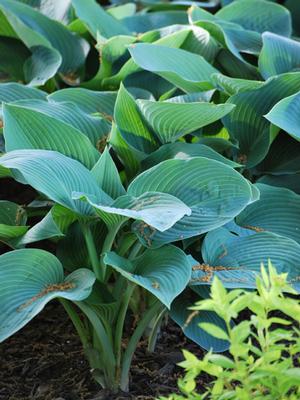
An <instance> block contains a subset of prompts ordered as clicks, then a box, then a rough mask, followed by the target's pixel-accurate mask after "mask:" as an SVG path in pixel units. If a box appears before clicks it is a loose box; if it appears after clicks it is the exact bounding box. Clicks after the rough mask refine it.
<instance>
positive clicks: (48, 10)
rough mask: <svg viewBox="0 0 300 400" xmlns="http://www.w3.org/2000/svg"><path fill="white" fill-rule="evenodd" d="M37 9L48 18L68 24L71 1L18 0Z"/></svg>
mask: <svg viewBox="0 0 300 400" xmlns="http://www.w3.org/2000/svg"><path fill="white" fill-rule="evenodd" d="M18 1H20V2H21V3H25V4H28V5H30V6H31V7H33V8H35V9H36V10H38V11H39V12H41V13H42V14H44V15H47V17H48V18H51V19H55V20H57V21H61V22H62V23H67V22H68V21H69V17H68V15H69V13H70V7H71V0H64V1H61V0H18Z"/></svg>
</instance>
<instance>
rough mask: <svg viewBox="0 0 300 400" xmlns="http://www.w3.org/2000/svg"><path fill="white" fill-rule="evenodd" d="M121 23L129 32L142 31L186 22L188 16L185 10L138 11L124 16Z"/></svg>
mask: <svg viewBox="0 0 300 400" xmlns="http://www.w3.org/2000/svg"><path fill="white" fill-rule="evenodd" d="M122 23H123V24H124V25H125V26H126V27H127V29H129V30H130V31H131V32H136V33H143V32H147V31H152V30H155V29H160V28H163V27H167V26H169V25H175V24H187V23H188V17H187V13H186V11H179V10H175V11H167V10H164V11H158V12H151V13H138V14H135V15H133V16H131V17H126V18H124V19H123V20H122Z"/></svg>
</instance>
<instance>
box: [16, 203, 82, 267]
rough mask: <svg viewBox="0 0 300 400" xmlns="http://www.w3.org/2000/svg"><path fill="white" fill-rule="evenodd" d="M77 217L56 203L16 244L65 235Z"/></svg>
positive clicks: (25, 243)
mask: <svg viewBox="0 0 300 400" xmlns="http://www.w3.org/2000/svg"><path fill="white" fill-rule="evenodd" d="M77 218H78V217H77V215H76V214H75V213H74V212H73V211H71V210H69V209H67V208H65V207H63V206H61V205H59V204H55V206H54V207H52V209H51V210H50V211H49V212H48V213H47V214H46V215H45V217H44V218H43V219H42V220H41V221H40V222H38V223H37V224H35V225H34V226H33V227H32V228H30V229H29V230H28V231H27V232H26V233H25V235H24V236H22V237H21V238H20V240H18V241H15V242H14V244H15V246H16V247H20V246H24V245H27V244H29V243H34V242H39V241H40V240H45V239H52V238H59V237H63V236H64V235H65V233H66V232H67V229H68V227H69V225H71V224H72V223H73V222H74V221H76V220H77ZM82 265H83V264H82Z"/></svg>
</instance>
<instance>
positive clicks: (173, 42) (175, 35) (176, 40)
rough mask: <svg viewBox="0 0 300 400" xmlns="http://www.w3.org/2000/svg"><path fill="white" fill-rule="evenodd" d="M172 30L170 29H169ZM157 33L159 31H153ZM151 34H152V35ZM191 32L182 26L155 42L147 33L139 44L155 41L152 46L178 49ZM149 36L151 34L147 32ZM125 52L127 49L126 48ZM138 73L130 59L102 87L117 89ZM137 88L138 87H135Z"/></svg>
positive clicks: (104, 80)
mask: <svg viewBox="0 0 300 400" xmlns="http://www.w3.org/2000/svg"><path fill="white" fill-rule="evenodd" d="M171 28H172V27H171ZM154 32H156V33H158V32H159V31H154ZM154 32H152V33H154ZM190 32H191V29H190V28H187V27H186V26H183V29H174V32H173V30H172V29H169V32H168V33H169V34H166V35H163V34H162V35H161V37H158V39H157V40H155V39H156V37H155V36H154V37H151V38H149V37H147V33H146V34H145V35H142V36H141V37H140V38H139V40H140V41H141V42H152V40H151V39H153V40H155V41H154V43H153V44H155V45H157V46H158V45H159V46H167V47H172V48H173V47H174V48H179V47H180V46H182V45H183V44H184V43H185V41H186V39H187V37H188V36H189V33H190ZM149 35H150V36H151V32H149ZM126 50H127V48H126ZM138 71H141V68H140V67H139V66H138V65H137V64H136V63H135V62H134V60H133V59H132V58H130V59H129V60H128V61H127V62H125V64H124V65H123V66H122V67H121V68H120V70H119V71H118V72H117V73H116V74H115V75H113V76H111V77H106V78H104V79H103V85H105V86H108V87H110V86H113V87H117V86H119V85H120V83H121V82H123V81H124V80H125V78H127V77H128V76H129V75H132V74H134V73H136V72H138ZM137 86H138V85H137Z"/></svg>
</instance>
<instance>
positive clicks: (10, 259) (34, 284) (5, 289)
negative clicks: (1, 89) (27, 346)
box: [0, 249, 95, 341]
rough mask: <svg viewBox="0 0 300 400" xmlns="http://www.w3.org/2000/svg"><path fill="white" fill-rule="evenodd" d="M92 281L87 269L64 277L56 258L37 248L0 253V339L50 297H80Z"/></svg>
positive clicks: (41, 306) (7, 335) (11, 332)
mask: <svg viewBox="0 0 300 400" xmlns="http://www.w3.org/2000/svg"><path fill="white" fill-rule="evenodd" d="M94 281H95V276H94V274H93V273H92V272H91V271H89V270H87V269H83V268H82V269H78V270H77V271H75V272H73V273H72V274H71V275H69V276H68V277H67V278H64V272H63V267H62V265H61V263H60V262H59V261H58V259H57V258H56V257H55V256H54V255H52V254H50V253H48V252H46V251H44V250H38V249H24V250H15V251H13V252H9V253H6V254H3V255H2V256H0V282H1V283H0V286H1V290H0V310H1V312H0V341H3V340H5V339H6V338H8V337H9V336H11V335H12V334H13V333H15V332H17V331H18V330H20V329H21V328H22V327H23V326H24V325H26V324H27V323H28V322H29V321H30V320H31V319H32V318H34V317H35V316H36V315H37V314H38V313H39V312H40V311H41V310H42V309H43V308H44V307H45V305H46V304H47V303H48V302H49V301H50V300H52V299H54V298H56V297H62V298H65V299H68V300H76V301H80V300H84V299H85V298H86V297H88V296H89V294H90V293H91V290H92V286H93V283H94Z"/></svg>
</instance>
